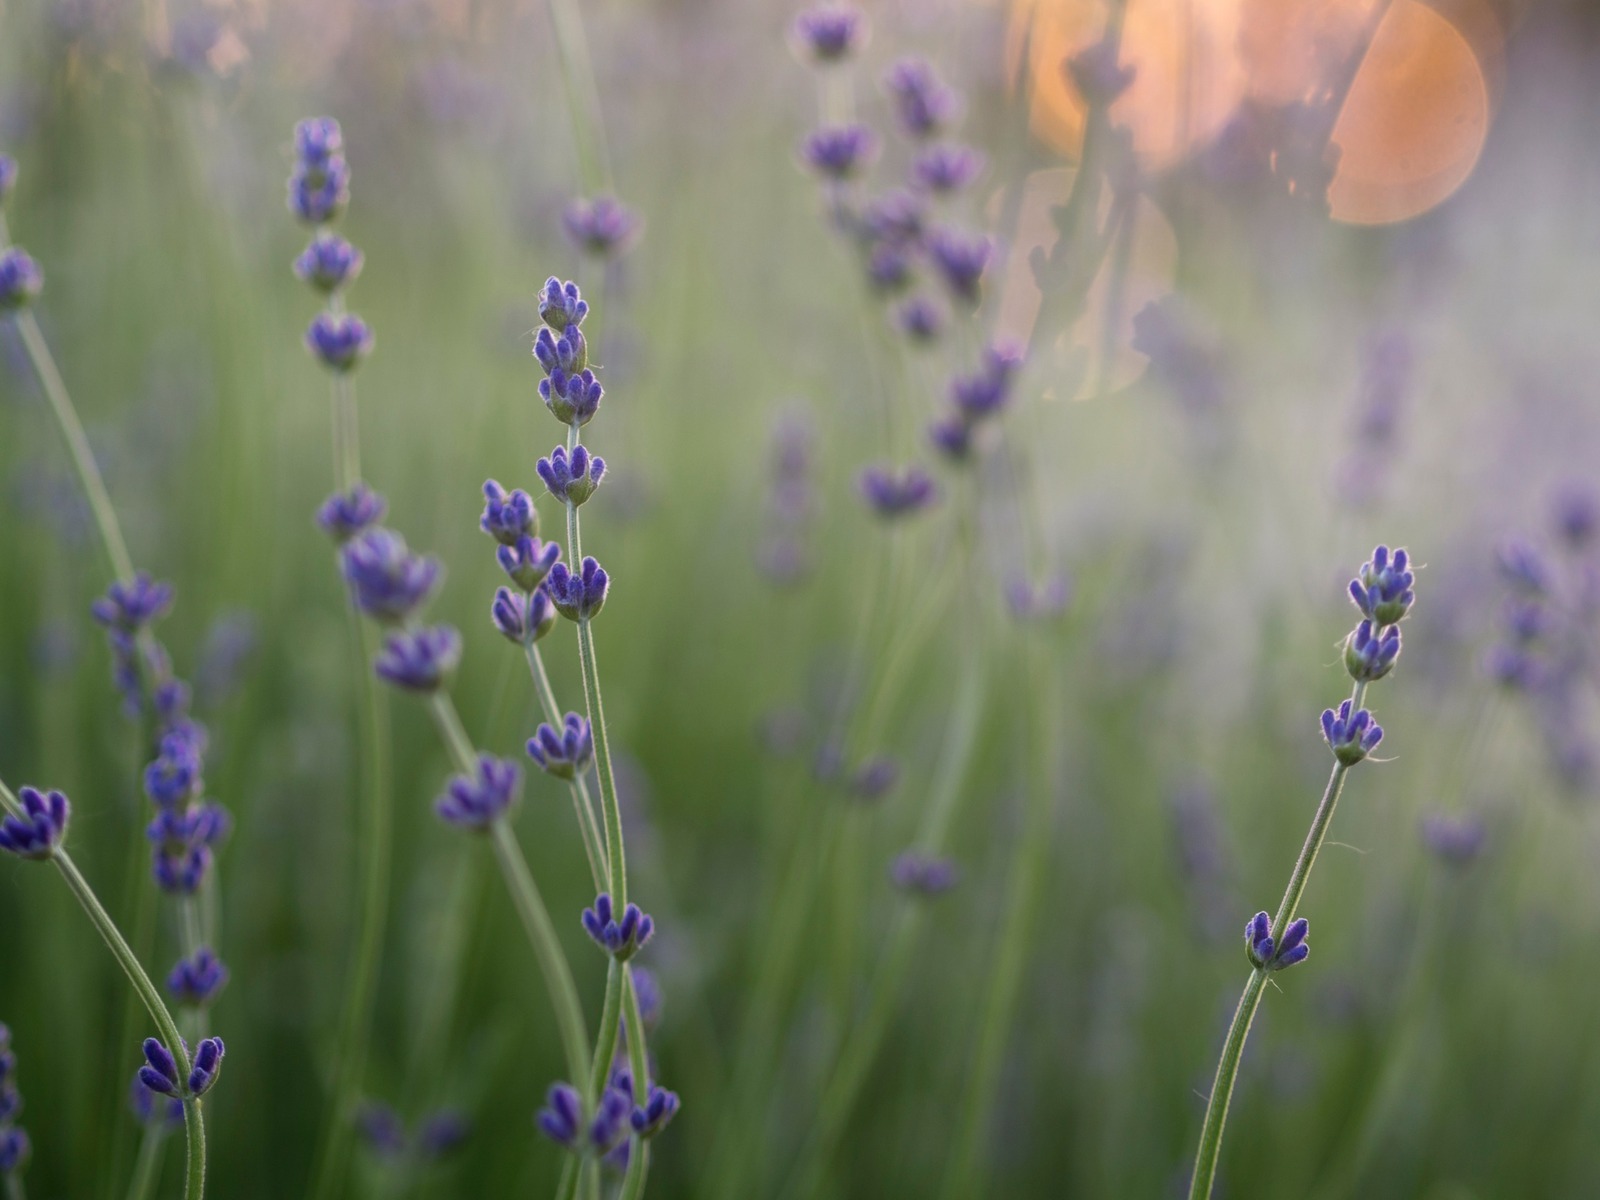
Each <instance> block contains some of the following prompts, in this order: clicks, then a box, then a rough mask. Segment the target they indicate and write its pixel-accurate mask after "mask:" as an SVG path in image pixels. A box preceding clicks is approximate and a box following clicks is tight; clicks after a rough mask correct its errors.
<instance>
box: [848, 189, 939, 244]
mask: <svg viewBox="0 0 1600 1200" xmlns="http://www.w3.org/2000/svg"><path fill="white" fill-rule="evenodd" d="M927 225H928V202H927V200H925V199H924V198H923V197H922V196H920V195H918V194H917V193H916V192H910V191H907V190H906V189H904V188H895V189H894V190H893V191H889V192H885V193H884V194H883V195H881V196H875V197H873V199H872V200H871V201H870V202H869V203H868V204H867V210H866V212H865V213H864V214H863V216H862V219H861V232H862V233H863V234H864V235H865V236H866V237H867V238H869V239H871V240H874V241H879V242H890V243H893V244H894V245H895V246H898V247H900V248H901V249H903V250H906V251H909V250H910V249H912V248H913V246H914V245H915V244H916V243H917V242H919V241H921V240H922V235H923V234H924V233H925V232H926V231H927Z"/></svg>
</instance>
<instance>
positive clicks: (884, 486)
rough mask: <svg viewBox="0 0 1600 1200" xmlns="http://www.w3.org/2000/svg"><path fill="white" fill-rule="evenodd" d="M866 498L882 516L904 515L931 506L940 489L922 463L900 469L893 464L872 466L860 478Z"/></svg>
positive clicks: (862, 493) (863, 495)
mask: <svg viewBox="0 0 1600 1200" xmlns="http://www.w3.org/2000/svg"><path fill="white" fill-rule="evenodd" d="M859 486H860V489H861V495H862V498H863V499H865V500H866V502H867V503H868V504H869V505H871V507H872V509H873V511H875V512H876V513H877V514H878V515H879V516H880V517H884V518H893V517H903V516H906V515H908V514H910V513H914V512H918V511H920V510H921V509H924V508H927V507H928V506H929V505H931V504H932V503H933V502H934V501H935V500H937V499H938V498H939V489H938V487H937V486H936V485H935V484H934V482H933V479H932V477H931V476H929V474H928V473H927V472H926V471H924V470H923V469H922V468H921V467H916V466H912V467H907V468H906V469H905V470H904V471H902V472H899V473H896V472H895V471H894V470H893V468H890V467H868V468H866V469H865V470H864V471H862V472H861V477H860V480H859Z"/></svg>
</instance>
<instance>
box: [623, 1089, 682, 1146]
mask: <svg viewBox="0 0 1600 1200" xmlns="http://www.w3.org/2000/svg"><path fill="white" fill-rule="evenodd" d="M677 1114H678V1096H677V1093H676V1092H669V1091H667V1089H666V1088H663V1087H657V1086H656V1085H655V1084H651V1085H650V1092H649V1095H648V1097H647V1099H646V1100H645V1102H644V1103H643V1104H641V1105H638V1106H637V1107H635V1108H634V1110H633V1115H632V1118H631V1123H632V1125H633V1131H634V1132H635V1133H637V1134H638V1135H639V1136H640V1137H642V1138H653V1137H655V1136H656V1134H658V1133H660V1132H661V1131H662V1130H663V1129H665V1128H666V1127H667V1125H668V1124H669V1123H670V1122H671V1121H672V1118H673V1117H675V1116H677Z"/></svg>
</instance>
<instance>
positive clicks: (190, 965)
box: [167, 946, 228, 1008]
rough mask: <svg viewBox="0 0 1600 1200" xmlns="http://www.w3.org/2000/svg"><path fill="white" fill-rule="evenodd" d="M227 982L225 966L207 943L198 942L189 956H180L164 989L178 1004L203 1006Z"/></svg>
mask: <svg viewBox="0 0 1600 1200" xmlns="http://www.w3.org/2000/svg"><path fill="white" fill-rule="evenodd" d="M227 986H228V968H227V967H226V966H224V965H223V962H222V960H221V959H220V958H218V957H217V956H216V955H215V954H213V953H212V952H211V950H210V948H209V947H206V946H201V947H200V948H199V949H198V950H196V951H195V952H194V954H193V955H192V956H191V957H189V958H180V959H179V960H178V963H177V965H176V966H174V967H173V968H172V971H171V973H170V974H169V975H168V976H167V990H168V991H169V992H171V993H172V995H173V998H174V999H176V1000H177V1002H178V1003H179V1004H183V1005H186V1006H188V1007H190V1008H205V1007H207V1006H208V1005H210V1004H211V1003H213V1002H214V1001H215V1000H216V998H217V997H218V995H220V994H221V992H222V989H223V988H225V987H227Z"/></svg>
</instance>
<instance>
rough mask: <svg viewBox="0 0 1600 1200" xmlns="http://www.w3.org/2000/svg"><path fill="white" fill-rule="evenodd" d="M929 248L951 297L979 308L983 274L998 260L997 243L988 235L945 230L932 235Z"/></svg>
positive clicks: (937, 230)
mask: <svg viewBox="0 0 1600 1200" xmlns="http://www.w3.org/2000/svg"><path fill="white" fill-rule="evenodd" d="M927 245H928V256H929V258H930V259H932V261H933V265H934V268H935V269H936V270H937V271H938V272H939V277H940V278H941V279H943V280H944V283H945V286H946V287H947V288H949V289H950V292H951V294H952V295H954V296H955V297H956V298H957V299H960V300H964V301H966V302H967V303H969V304H976V303H977V302H978V298H979V295H980V284H981V283H982V280H983V273H984V271H985V270H987V269H988V266H989V260H990V259H991V258H992V257H993V256H994V243H993V242H992V241H991V240H990V239H989V237H988V236H987V235H986V234H982V233H964V232H962V231H960V230H957V229H949V228H942V229H936V230H934V231H933V233H932V234H930V235H929V237H928V243H927Z"/></svg>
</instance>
